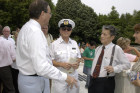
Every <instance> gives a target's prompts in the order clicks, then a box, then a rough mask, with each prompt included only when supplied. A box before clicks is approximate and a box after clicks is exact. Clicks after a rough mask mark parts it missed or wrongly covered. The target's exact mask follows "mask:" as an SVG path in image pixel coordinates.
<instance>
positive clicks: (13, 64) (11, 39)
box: [3, 35, 17, 69]
mask: <svg viewBox="0 0 140 93" xmlns="http://www.w3.org/2000/svg"><path fill="white" fill-rule="evenodd" d="M3 38H4V39H6V40H9V41H10V42H12V44H13V46H14V48H16V45H15V41H14V39H13V38H11V35H10V36H9V37H8V38H5V37H4V36H3ZM11 67H12V68H14V69H17V64H16V62H13V63H12V64H11Z"/></svg>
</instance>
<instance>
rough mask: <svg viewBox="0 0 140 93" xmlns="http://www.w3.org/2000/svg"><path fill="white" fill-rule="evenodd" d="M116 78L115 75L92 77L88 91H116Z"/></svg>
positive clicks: (106, 92) (93, 92)
mask: <svg viewBox="0 0 140 93" xmlns="http://www.w3.org/2000/svg"><path fill="white" fill-rule="evenodd" d="M114 89H115V79H114V77H108V78H107V77H101V78H100V77H99V78H96V79H95V78H92V77H90V83H89V87H88V93H114Z"/></svg>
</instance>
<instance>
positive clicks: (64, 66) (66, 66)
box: [62, 63, 72, 70]
mask: <svg viewBox="0 0 140 93" xmlns="http://www.w3.org/2000/svg"><path fill="white" fill-rule="evenodd" d="M62 67H63V68H64V69H67V70H69V69H70V68H71V67H72V65H71V64H69V63H62Z"/></svg>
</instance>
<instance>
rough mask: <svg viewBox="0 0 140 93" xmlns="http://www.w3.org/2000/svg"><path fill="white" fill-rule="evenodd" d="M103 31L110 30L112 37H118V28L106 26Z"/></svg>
mask: <svg viewBox="0 0 140 93" xmlns="http://www.w3.org/2000/svg"><path fill="white" fill-rule="evenodd" d="M103 29H105V30H109V31H110V35H111V36H116V28H115V27H114V26H112V25H104V26H103Z"/></svg>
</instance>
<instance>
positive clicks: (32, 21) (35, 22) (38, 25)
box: [29, 19, 41, 29]
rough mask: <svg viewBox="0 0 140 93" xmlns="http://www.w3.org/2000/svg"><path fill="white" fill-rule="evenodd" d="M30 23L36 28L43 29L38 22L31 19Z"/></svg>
mask: <svg viewBox="0 0 140 93" xmlns="http://www.w3.org/2000/svg"><path fill="white" fill-rule="evenodd" d="M29 22H31V23H32V24H34V25H35V26H37V27H39V28H40V29H41V25H40V24H39V23H38V22H37V21H36V20H34V19H30V20H29Z"/></svg>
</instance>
